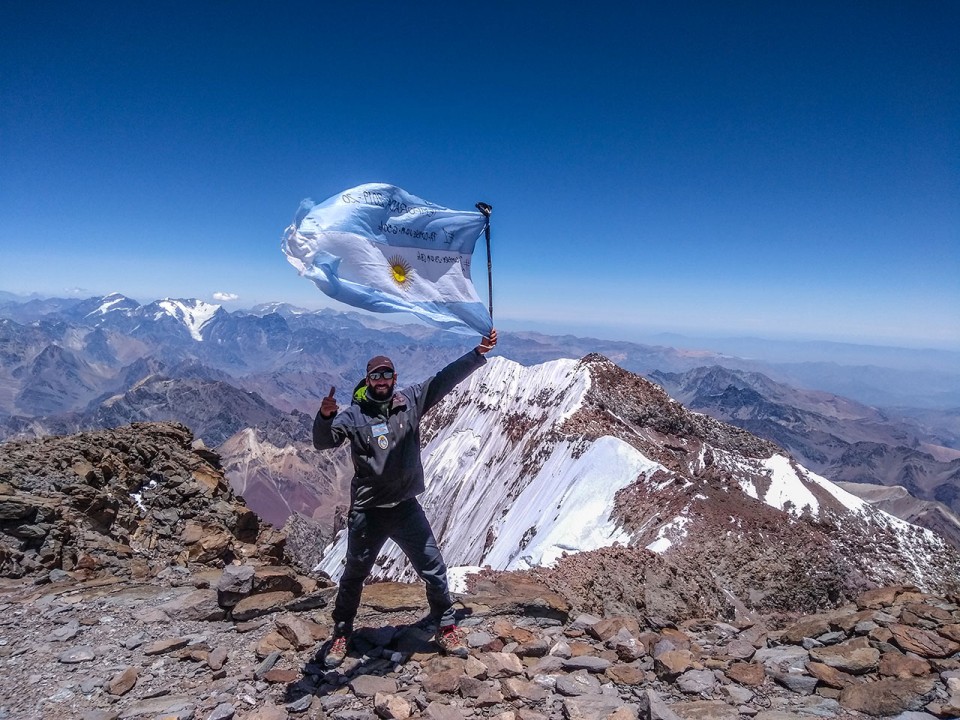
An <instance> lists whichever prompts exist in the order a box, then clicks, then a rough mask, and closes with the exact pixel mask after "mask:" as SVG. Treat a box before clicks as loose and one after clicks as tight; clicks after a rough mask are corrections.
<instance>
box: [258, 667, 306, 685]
mask: <svg viewBox="0 0 960 720" xmlns="http://www.w3.org/2000/svg"><path fill="white" fill-rule="evenodd" d="M263 679H264V681H265V682H268V683H274V684H277V683H283V684H289V683H292V682H296V681H297V680H299V679H300V673H299V672H297V671H296V670H287V669H283V668H273V669H272V670H268V671H267V672H266V673H264V675H263Z"/></svg>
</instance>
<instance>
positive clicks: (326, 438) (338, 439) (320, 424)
mask: <svg viewBox="0 0 960 720" xmlns="http://www.w3.org/2000/svg"><path fill="white" fill-rule="evenodd" d="M336 419H337V416H336V415H334V416H333V417H331V418H325V417H323V415H321V414H320V411H319V410H318V411H317V417H315V418H314V420H313V446H314V447H315V448H316V449H317V450H329V449H330V448H335V447H337V445H339V444H340V443H342V442H343V440H344V438H346V437H347V434H346V433H345V432H344V431H343V428H342V427H340V426H338V425H334V421H335V420H336Z"/></svg>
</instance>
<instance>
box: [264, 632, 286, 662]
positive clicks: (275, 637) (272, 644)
mask: <svg viewBox="0 0 960 720" xmlns="http://www.w3.org/2000/svg"><path fill="white" fill-rule="evenodd" d="M292 649H293V645H291V644H290V643H289V641H288V640H287V639H286V638H285V637H284V636H283V635H281V634H280V633H278V632H275V631H272V632H268V633H267V634H266V635H264V636H263V637H262V638H260V642H258V643H257V649H256V654H257V657H258V658H260V659H261V660H262V659H263V658H265V657H267V655H269V654H270V653H272V652H277V651H279V652H283V651H284V650H292Z"/></svg>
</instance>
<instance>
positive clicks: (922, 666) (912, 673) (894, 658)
mask: <svg viewBox="0 0 960 720" xmlns="http://www.w3.org/2000/svg"><path fill="white" fill-rule="evenodd" d="M929 672H930V663H929V662H927V661H926V660H924V659H923V658H918V657H915V656H913V655H903V654H901V653H898V652H888V653H884V654H883V657H882V658H880V674H881V675H883V676H884V677H898V678H908V677H920V676H922V675H926V674H928V673H929Z"/></svg>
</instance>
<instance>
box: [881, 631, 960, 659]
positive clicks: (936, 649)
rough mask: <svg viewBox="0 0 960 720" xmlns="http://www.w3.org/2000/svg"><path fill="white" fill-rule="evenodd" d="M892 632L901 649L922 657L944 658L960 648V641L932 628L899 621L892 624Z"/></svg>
mask: <svg viewBox="0 0 960 720" xmlns="http://www.w3.org/2000/svg"><path fill="white" fill-rule="evenodd" d="M890 632H892V633H893V640H894V642H895V643H896V644H897V645H898V646H899V647H900V649H901V650H903V651H905V652H912V653H916V654H917V655H919V656H920V657H925V658H944V657H947V656H949V655H953V653H955V652H957V651H958V650H960V643H958V642H954V641H953V640H950V639H948V638H945V637H943V636H942V635H939V634H937V633H935V632H932V631H930V630H924V629H922V628H917V627H912V626H910V625H901V624H899V623H897V624H893V625H891V626H890Z"/></svg>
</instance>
